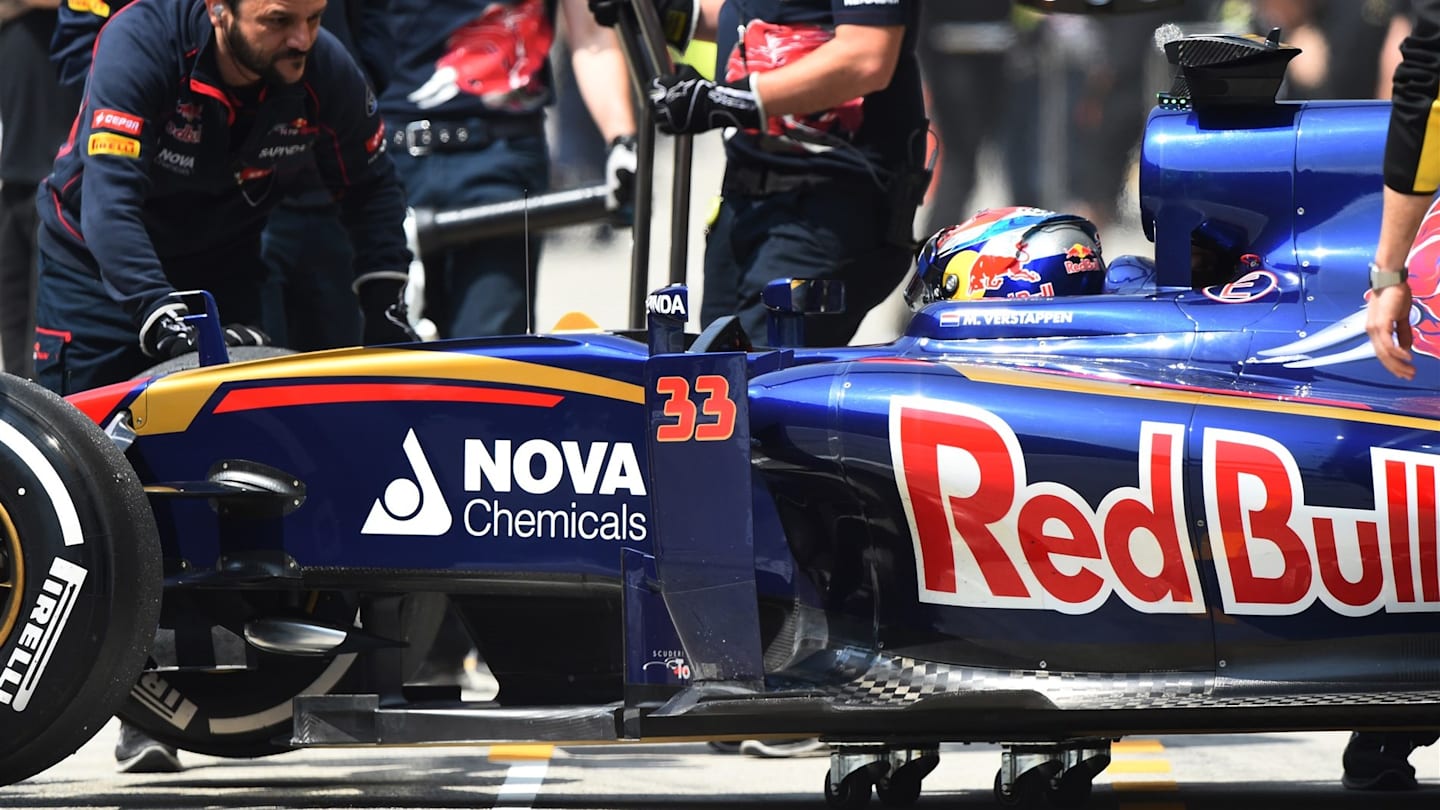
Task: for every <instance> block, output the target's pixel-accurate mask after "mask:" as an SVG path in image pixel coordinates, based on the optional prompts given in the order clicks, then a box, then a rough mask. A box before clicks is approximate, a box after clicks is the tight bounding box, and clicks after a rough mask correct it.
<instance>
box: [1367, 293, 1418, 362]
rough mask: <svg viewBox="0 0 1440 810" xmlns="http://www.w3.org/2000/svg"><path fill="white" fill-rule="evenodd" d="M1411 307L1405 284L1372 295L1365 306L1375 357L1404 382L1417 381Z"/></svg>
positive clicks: (1368, 331) (1368, 330)
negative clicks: (1412, 351) (1411, 328)
mask: <svg viewBox="0 0 1440 810" xmlns="http://www.w3.org/2000/svg"><path fill="white" fill-rule="evenodd" d="M1410 305H1411V295H1410V285H1409V284H1406V283H1405V282H1401V283H1399V284H1396V285H1394V286H1390V287H1385V288H1384V289H1382V290H1380V291H1379V292H1372V293H1370V302H1369V303H1367V304H1366V305H1365V331H1366V333H1368V334H1369V335H1370V345H1371V346H1373V347H1374V348H1375V356H1376V357H1377V358H1379V359H1380V364H1381V365H1382V366H1384V367H1385V368H1386V370H1388V371H1389V372H1390V373H1391V374H1394V375H1395V376H1396V377H1399V378H1400V379H1402V380H1413V379H1415V361H1414V359H1413V358H1412V357H1411V355H1410V347H1411V346H1412V345H1413V344H1414V342H1415V335H1414V333H1413V332H1412V331H1411V330H1410Z"/></svg>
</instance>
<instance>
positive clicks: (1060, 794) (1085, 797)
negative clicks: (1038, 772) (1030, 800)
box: [1045, 773, 1095, 810]
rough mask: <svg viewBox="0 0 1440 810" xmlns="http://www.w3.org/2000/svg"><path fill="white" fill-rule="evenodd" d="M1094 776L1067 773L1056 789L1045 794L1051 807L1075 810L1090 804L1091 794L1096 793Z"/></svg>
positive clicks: (1061, 809)
mask: <svg viewBox="0 0 1440 810" xmlns="http://www.w3.org/2000/svg"><path fill="white" fill-rule="evenodd" d="M1094 778H1095V777H1094V775H1093V774H1085V773H1066V774H1065V775H1064V776H1062V777H1060V781H1059V782H1058V783H1056V785H1055V787H1054V788H1052V789H1051V790H1049V791H1048V792H1047V793H1046V794H1045V798H1046V799H1047V800H1048V801H1049V802H1050V806H1051V807H1055V808H1058V809H1059V810H1075V808H1081V807H1084V806H1085V805H1087V804H1089V803H1090V794H1091V793H1092V792H1093V791H1094V787H1095V784H1094Z"/></svg>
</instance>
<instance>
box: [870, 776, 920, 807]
mask: <svg viewBox="0 0 1440 810" xmlns="http://www.w3.org/2000/svg"><path fill="white" fill-rule="evenodd" d="M875 795H877V796H879V797H880V803H881V804H883V805H885V806H886V807H909V806H911V805H913V804H915V802H917V801H919V800H920V779H919V778H918V777H913V776H900V777H899V778H898V779H885V780H882V781H880V782H879V783H877V784H876V785H875Z"/></svg>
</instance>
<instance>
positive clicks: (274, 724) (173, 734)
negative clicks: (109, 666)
mask: <svg viewBox="0 0 1440 810" xmlns="http://www.w3.org/2000/svg"><path fill="white" fill-rule="evenodd" d="M305 615H306V616H307V617H308V618H312V619H318V620H320V621H322V622H324V623H326V624H330V625H343V624H348V623H350V622H353V621H354V619H355V605H354V603H353V602H352V601H350V600H349V599H346V598H344V597H343V596H342V595H340V594H336V593H325V594H315V595H313V598H312V599H311V600H310V604H309V607H308V609H307V610H306V611H305ZM249 656H250V662H251V663H250V665H249V666H247V667H246V668H244V669H237V670H233V671H229V670H223V669H222V670H211V671H205V670H198V671H197V670H192V671H185V670H179V671H169V672H145V673H143V674H142V675H141V676H140V679H139V681H138V682H137V683H136V684H135V688H134V689H132V690H131V691H130V697H129V699H128V700H127V701H125V703H124V704H123V705H121V706H120V708H119V711H118V714H119V715H120V717H121V719H123V720H124V721H125V722H127V723H129V724H130V725H132V726H135V727H137V728H139V729H140V730H142V731H144V732H145V733H146V734H148V735H149V736H151V737H153V738H154V739H157V740H159V741H161V742H163V743H168V744H170V745H173V746H175V747H176V748H179V749H181V750H182V751H193V752H194V753H197V754H208V755H210V756H217V757H236V758H251V757H265V756H270V755H272V754H281V753H284V752H286V751H290V750H292V748H293V746H291V745H290V739H291V737H292V732H293V727H294V722H293V721H294V700H295V698H296V697H298V696H300V695H325V694H330V693H332V692H336V691H340V692H343V691H346V690H347V689H348V688H349V686H350V685H351V684H352V683H354V682H355V679H356V678H359V677H360V675H361V670H362V669H363V667H358V666H355V654H353V653H349V654H344V655H338V656H331V657H324V658H320V657H309V656H294V655H278V654H275V653H268V652H260V651H258V650H253V649H252V650H250V651H249ZM355 691H360V690H358V689H357V690H355Z"/></svg>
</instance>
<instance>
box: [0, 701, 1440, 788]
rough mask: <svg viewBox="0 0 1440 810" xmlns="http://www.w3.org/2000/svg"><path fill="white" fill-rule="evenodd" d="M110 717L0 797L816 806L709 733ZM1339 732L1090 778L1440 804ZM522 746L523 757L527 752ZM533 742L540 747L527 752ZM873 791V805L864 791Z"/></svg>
mask: <svg viewBox="0 0 1440 810" xmlns="http://www.w3.org/2000/svg"><path fill="white" fill-rule="evenodd" d="M116 729H117V724H116V723H113V722H112V723H111V724H110V725H109V726H107V727H106V728H105V729H104V730H102V731H101V733H100V734H99V735H97V736H96V738H95V739H94V740H92V741H91V742H90V743H88V744H87V745H85V746H84V747H82V748H81V749H80V750H79V751H78V752H76V754H75V755H74V756H72V757H70V758H69V759H67V760H65V761H64V762H62V763H60V764H59V765H57V766H55V767H54V768H51V769H50V770H48V771H46V772H45V773H42V774H40V775H38V776H36V777H33V778H31V779H29V780H26V781H25V782H21V783H19V784H17V785H11V786H9V787H5V788H0V807H5V808H25V809H26V810H31V809H33V810H39V809H40V808H47V809H48V808H119V809H120V810H182V809H185V810H188V808H223V809H226V810H228V809H229V808H262V807H263V808H342V807H343V808H366V809H374V810H379V808H406V809H407V810H415V809H418V808H492V807H505V808H533V810H541V808H553V809H554V810H662V808H663V810H718V809H719V808H725V809H726V810H731V809H739V808H743V810H801V809H802V808H805V809H807V810H808V809H810V808H815V809H816V810H820V809H822V808H824V807H825V806H826V805H825V800H824V798H823V797H822V795H821V785H822V782H823V780H824V778H825V772H826V769H827V767H828V760H827V759H826V758H825V757H823V756H820V757H805V758H797V759H756V758H753V757H748V756H741V755H737V754H721V753H713V752H712V751H711V750H710V749H709V748H708V747H706V746H705V745H704V744H699V743H684V744H673V745H644V746H640V745H636V746H594V747H574V748H563V749H555V750H554V751H553V752H548V753H549V756H548V758H544V755H545V754H546V753H547V752H546V751H545V750H544V749H543V748H541V749H535V748H531V749H528V750H526V749H521V750H518V751H517V750H516V749H514V748H506V749H504V750H501V749H485V748H479V747H476V748H452V747H446V748H390V749H312V750H306V751H293V752H290V753H286V754H281V755H279V756H274V757H269V758H266V759H260V760H227V759H218V758H215V757H205V756H200V755H197V754H188V753H186V754H182V755H181V756H182V759H183V761H184V763H185V765H186V769H185V770H184V771H182V772H180V773H174V774H152V775H139V774H117V773H115V770H114V769H115V763H114V759H113V757H112V755H111V748H112V747H113V745H114V742H115V739H116V735H117V731H116ZM1345 740H1346V735H1345V734H1344V733H1341V732H1328V733H1309V734H1254V735H1244V736H1241V735H1203V736H1194V737H1161V738H1129V739H1126V740H1123V741H1122V742H1121V743H1120V744H1117V745H1116V747H1115V750H1114V762H1113V764H1112V765H1111V766H1110V768H1109V769H1108V770H1107V771H1106V772H1105V773H1103V774H1101V776H1100V778H1098V779H1097V780H1096V783H1095V794H1094V796H1093V798H1092V800H1091V803H1090V807H1092V808H1101V809H1103V810H1276V808H1290V807H1296V808H1302V807H1303V808H1307V810H1309V809H1312V808H1314V809H1318V810H1329V808H1356V810H1359V808H1366V809H1367V810H1368V809H1369V808H1377V807H1378V808H1384V810H1421V809H1422V808H1424V810H1434V808H1436V807H1440V748H1436V747H1435V746H1431V747H1429V748H1421V749H1419V750H1417V751H1416V752H1415V753H1414V754H1413V755H1412V756H1411V762H1412V763H1413V764H1414V765H1416V768H1417V771H1418V773H1419V778H1420V780H1421V789H1420V790H1419V791H1416V792H1414V793H1406V794H1365V793H1355V792H1352V791H1347V790H1345V789H1343V788H1342V787H1341V786H1340V783H1339V778H1338V777H1339V774H1340V752H1341V751H1342V749H1343V748H1344V747H1345ZM527 754H529V755H530V757H531V758H526V755H527ZM536 756H538V757H540V758H534V757H536ZM999 763H1000V756H999V750H998V748H996V747H995V746H991V745H970V746H962V745H946V746H944V747H943V748H942V749H941V757H940V765H939V767H938V768H936V770H935V772H934V773H932V774H931V775H930V776H929V777H928V778H927V779H926V780H925V790H924V794H923V795H922V796H921V797H920V801H919V803H918V804H917V805H916V807H917V808H926V807H930V808H938V807H947V808H951V809H952V810H969V809H970V808H974V809H975V810H980V808H992V807H996V806H997V805H996V804H995V802H994V800H993V798H992V795H991V780H992V779H993V778H994V774H995V769H996V768H997V767H998V766H999ZM871 807H872V808H875V809H876V810H879V809H880V808H881V807H882V805H881V804H880V803H879V802H878V800H875V801H872V803H871Z"/></svg>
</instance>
